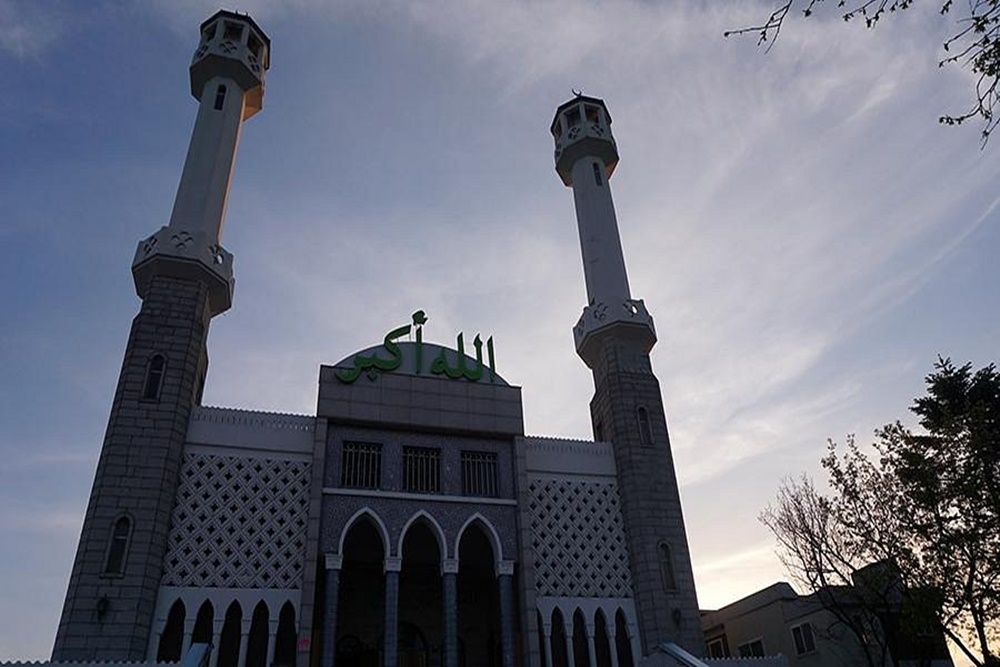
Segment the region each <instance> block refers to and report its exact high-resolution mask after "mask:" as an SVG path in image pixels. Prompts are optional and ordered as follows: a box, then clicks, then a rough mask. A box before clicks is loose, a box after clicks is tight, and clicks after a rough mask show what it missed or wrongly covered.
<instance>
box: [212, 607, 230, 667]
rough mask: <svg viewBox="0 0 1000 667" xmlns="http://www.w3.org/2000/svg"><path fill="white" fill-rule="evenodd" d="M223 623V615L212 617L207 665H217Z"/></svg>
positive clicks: (216, 666) (224, 619) (214, 666)
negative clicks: (210, 647)
mask: <svg viewBox="0 0 1000 667" xmlns="http://www.w3.org/2000/svg"><path fill="white" fill-rule="evenodd" d="M225 624H226V618H225V616H223V617H222V618H214V619H212V655H211V657H210V658H209V659H208V667H219V645H220V644H222V626H224V625H225Z"/></svg>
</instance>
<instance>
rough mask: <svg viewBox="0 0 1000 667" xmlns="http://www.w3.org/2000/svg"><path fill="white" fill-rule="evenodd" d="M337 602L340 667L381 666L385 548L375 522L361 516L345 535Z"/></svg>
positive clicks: (338, 662)
mask: <svg viewBox="0 0 1000 667" xmlns="http://www.w3.org/2000/svg"><path fill="white" fill-rule="evenodd" d="M342 553H343V564H342V566H341V570H340V586H339V588H340V595H339V600H338V603H337V628H336V633H337V643H336V652H337V656H336V664H337V667H381V664H382V644H381V641H382V633H383V624H384V621H385V611H384V610H385V580H384V576H383V571H382V570H383V567H384V563H385V550H384V547H383V543H382V536H381V535H380V533H379V531H378V528H376V526H375V524H374V522H373V521H372V520H371V519H370V518H368V517H367V516H362V517H360V518H359V519H358V520H357V521H356V522H355V523H354V525H352V526H351V528H350V529H349V530H348V532H347V535H346V536H345V537H344V547H343V552H342Z"/></svg>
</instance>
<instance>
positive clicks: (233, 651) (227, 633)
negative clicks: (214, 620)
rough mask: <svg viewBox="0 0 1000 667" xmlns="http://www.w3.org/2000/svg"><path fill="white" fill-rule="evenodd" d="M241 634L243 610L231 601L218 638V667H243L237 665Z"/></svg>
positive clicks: (236, 602) (237, 603)
mask: <svg viewBox="0 0 1000 667" xmlns="http://www.w3.org/2000/svg"><path fill="white" fill-rule="evenodd" d="M242 634H243V608H242V607H240V603H239V600H233V601H232V602H231V603H230V604H229V608H228V609H226V615H225V621H223V624H222V634H221V635H220V637H219V657H218V667H243V666H242V665H240V664H239V658H240V637H241V636H242Z"/></svg>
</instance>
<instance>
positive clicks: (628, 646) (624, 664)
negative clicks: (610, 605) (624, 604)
mask: <svg viewBox="0 0 1000 667" xmlns="http://www.w3.org/2000/svg"><path fill="white" fill-rule="evenodd" d="M615 651H617V653H618V665H619V667H632V665H633V664H634V663H633V661H632V637H631V635H630V633H629V627H628V619H627V618H626V616H625V612H624V611H623V610H622V608H621V607H618V612H617V613H616V614H615Z"/></svg>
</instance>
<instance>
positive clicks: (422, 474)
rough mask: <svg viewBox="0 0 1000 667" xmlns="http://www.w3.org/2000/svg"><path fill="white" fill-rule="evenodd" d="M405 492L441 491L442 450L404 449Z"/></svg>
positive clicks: (424, 448) (426, 448)
mask: <svg viewBox="0 0 1000 667" xmlns="http://www.w3.org/2000/svg"><path fill="white" fill-rule="evenodd" d="M403 490H404V491H412V492H414V493H437V492H439V491H440V490H441V450H440V449H431V448H428V447H403Z"/></svg>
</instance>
